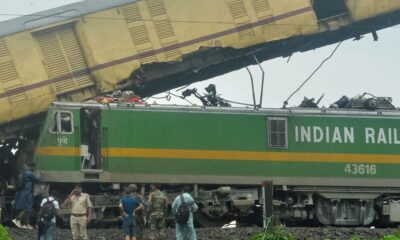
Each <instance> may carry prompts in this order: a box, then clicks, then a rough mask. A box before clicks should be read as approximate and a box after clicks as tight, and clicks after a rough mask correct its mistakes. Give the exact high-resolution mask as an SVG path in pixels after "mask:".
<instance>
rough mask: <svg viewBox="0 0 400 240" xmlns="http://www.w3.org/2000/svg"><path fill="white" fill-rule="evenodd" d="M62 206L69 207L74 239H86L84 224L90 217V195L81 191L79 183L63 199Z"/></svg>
mask: <svg viewBox="0 0 400 240" xmlns="http://www.w3.org/2000/svg"><path fill="white" fill-rule="evenodd" d="M62 206H68V207H71V218H70V225H71V231H72V238H73V239H74V240H88V236H87V231H86V225H87V224H88V223H89V222H90V220H91V219H92V202H91V201H90V196H89V195H88V194H86V193H82V187H81V185H80V184H75V188H74V190H72V192H71V193H70V194H69V196H68V198H67V199H65V201H64V202H63V204H62Z"/></svg>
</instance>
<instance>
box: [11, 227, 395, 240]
mask: <svg viewBox="0 0 400 240" xmlns="http://www.w3.org/2000/svg"><path fill="white" fill-rule="evenodd" d="M7 230H8V232H9V233H10V236H11V238H12V239H13V240H30V239H32V240H34V239H37V237H36V234H37V232H36V230H29V229H17V228H7ZM262 231H263V229H262V228H257V227H241V228H228V229H220V228H199V229H196V232H197V239H199V240H228V239H229V240H250V239H251V237H252V236H254V235H255V234H257V233H260V232H262ZM283 231H287V232H289V233H290V234H291V235H292V236H293V238H294V239H299V240H306V239H307V240H311V239H315V240H319V239H341V240H346V239H349V240H350V239H383V237H384V236H385V235H389V234H394V233H396V232H397V231H398V229H395V228H384V229H371V228H334V227H316V228H310V227H289V228H283ZM88 234H89V239H91V240H120V239H122V230H121V229H116V228H114V229H89V230H88ZM56 239H58V240H64V239H72V237H71V231H70V230H69V229H57V238H56ZM145 239H147V238H145ZM171 239H175V229H173V228H170V229H166V230H165V231H164V232H163V233H162V235H161V236H160V237H159V238H157V240H171Z"/></svg>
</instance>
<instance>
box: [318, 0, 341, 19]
mask: <svg viewBox="0 0 400 240" xmlns="http://www.w3.org/2000/svg"><path fill="white" fill-rule="evenodd" d="M313 7H314V11H315V15H317V19H318V21H323V20H325V19H328V18H334V17H337V16H340V15H345V14H348V10H347V6H346V2H345V0H337V1H332V0H313Z"/></svg>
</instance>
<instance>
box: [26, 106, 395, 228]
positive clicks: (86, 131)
mask: <svg viewBox="0 0 400 240" xmlns="http://www.w3.org/2000/svg"><path fill="white" fill-rule="evenodd" d="M399 126H400V112H399V111H398V110H379V111H366V110H356V109H305V108H290V109H256V110H254V109H249V108H221V107H179V106H156V105H132V104H126V103H120V104H109V105H102V104H95V103H93V104H91V103H85V104H71V103H54V104H53V105H52V106H51V107H50V109H49V111H48V114H47V117H46V120H45V124H44V126H43V128H42V131H41V135H40V138H39V141H38V145H37V147H36V151H35V157H34V164H35V170H36V171H37V172H40V173H42V174H43V176H44V178H43V182H42V183H40V184H38V185H36V186H35V192H36V193H39V192H40V191H48V190H49V189H50V191H52V190H56V191H58V192H59V193H60V196H63V194H66V193H67V192H68V191H69V190H70V189H71V188H72V187H71V186H72V185H73V183H74V182H83V184H84V188H85V190H86V191H88V192H90V193H91V195H92V200H93V203H94V219H95V220H106V219H113V218H115V217H116V215H115V214H116V212H115V207H116V206H117V204H118V192H119V190H120V189H121V188H122V186H124V185H126V184H128V183H137V184H139V185H141V186H142V193H144V192H145V186H146V184H149V183H161V184H162V185H163V188H164V189H165V190H166V191H167V192H168V196H169V198H170V200H171V199H173V198H174V197H175V196H176V195H177V194H179V192H180V189H181V187H182V185H183V184H188V185H190V186H192V189H193V196H194V198H195V201H196V202H197V203H198V205H199V207H200V208H199V211H198V213H197V214H196V218H197V221H198V222H199V223H200V224H201V225H203V226H216V225H219V224H221V223H223V222H224V221H226V220H228V219H232V218H233V217H235V218H238V219H239V220H241V221H243V222H246V221H251V220H254V219H257V218H259V217H260V214H261V211H260V204H261V203H262V202H263V200H262V195H261V194H260V186H261V183H262V182H263V181H272V182H273V184H274V200H273V205H274V214H275V216H276V217H278V218H280V219H281V220H284V221H308V220H313V221H317V222H319V223H322V224H326V225H369V224H371V223H373V222H374V221H377V222H380V223H382V224H390V223H398V222H400V215H398V214H397V213H398V212H399V210H400V175H399V172H400V148H399V145H400V127H399Z"/></svg>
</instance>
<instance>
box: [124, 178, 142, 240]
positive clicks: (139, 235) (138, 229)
mask: <svg viewBox="0 0 400 240" xmlns="http://www.w3.org/2000/svg"><path fill="white" fill-rule="evenodd" d="M128 189H129V190H130V192H131V195H132V196H133V197H134V198H136V200H138V201H139V203H141V204H143V205H145V202H144V198H143V197H142V195H140V194H139V193H138V192H137V186H136V184H129V186H128ZM135 220H136V240H143V229H144V225H145V210H144V209H140V210H138V211H136V213H135Z"/></svg>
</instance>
